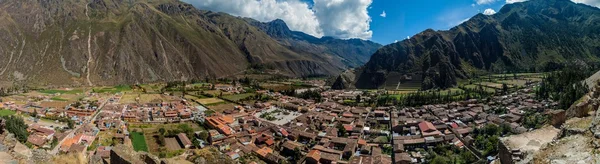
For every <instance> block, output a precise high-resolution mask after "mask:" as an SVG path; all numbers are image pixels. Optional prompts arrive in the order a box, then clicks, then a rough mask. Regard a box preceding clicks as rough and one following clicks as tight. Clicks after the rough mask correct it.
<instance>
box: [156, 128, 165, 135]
mask: <svg viewBox="0 0 600 164" xmlns="http://www.w3.org/2000/svg"><path fill="white" fill-rule="evenodd" d="M165 132H167V130H165V128H163V127H161V128H160V129H158V133H159V134H161V135H164V134H165Z"/></svg>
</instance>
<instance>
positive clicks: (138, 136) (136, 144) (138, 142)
mask: <svg viewBox="0 0 600 164" xmlns="http://www.w3.org/2000/svg"><path fill="white" fill-rule="evenodd" d="M130 135H131V142H132V144H133V149H134V150H135V151H145V152H148V145H147V144H146V138H145V137H144V134H142V133H140V132H131V133H130Z"/></svg>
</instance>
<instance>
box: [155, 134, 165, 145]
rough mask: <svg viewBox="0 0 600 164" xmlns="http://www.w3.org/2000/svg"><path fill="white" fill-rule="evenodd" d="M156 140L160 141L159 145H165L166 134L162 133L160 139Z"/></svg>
mask: <svg viewBox="0 0 600 164" xmlns="http://www.w3.org/2000/svg"><path fill="white" fill-rule="evenodd" d="M156 142H157V143H158V145H160V146H165V144H166V143H165V136H164V135H162V134H159V135H158V139H157V140H156Z"/></svg>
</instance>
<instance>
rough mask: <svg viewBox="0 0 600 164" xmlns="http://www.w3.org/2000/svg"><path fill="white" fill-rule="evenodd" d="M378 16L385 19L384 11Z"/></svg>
mask: <svg viewBox="0 0 600 164" xmlns="http://www.w3.org/2000/svg"><path fill="white" fill-rule="evenodd" d="M379 16H381V17H384V18H385V17H386V16H387V14H386V13H385V10H383V13H381V14H379Z"/></svg>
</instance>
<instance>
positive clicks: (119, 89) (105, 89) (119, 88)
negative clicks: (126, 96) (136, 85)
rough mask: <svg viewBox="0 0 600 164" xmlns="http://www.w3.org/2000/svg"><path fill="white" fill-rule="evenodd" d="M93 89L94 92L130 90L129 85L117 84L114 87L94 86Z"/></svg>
mask: <svg viewBox="0 0 600 164" xmlns="http://www.w3.org/2000/svg"><path fill="white" fill-rule="evenodd" d="M93 91H94V92H96V93H119V92H124V91H131V86H129V85H117V86H114V87H100V88H94V89H93Z"/></svg>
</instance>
